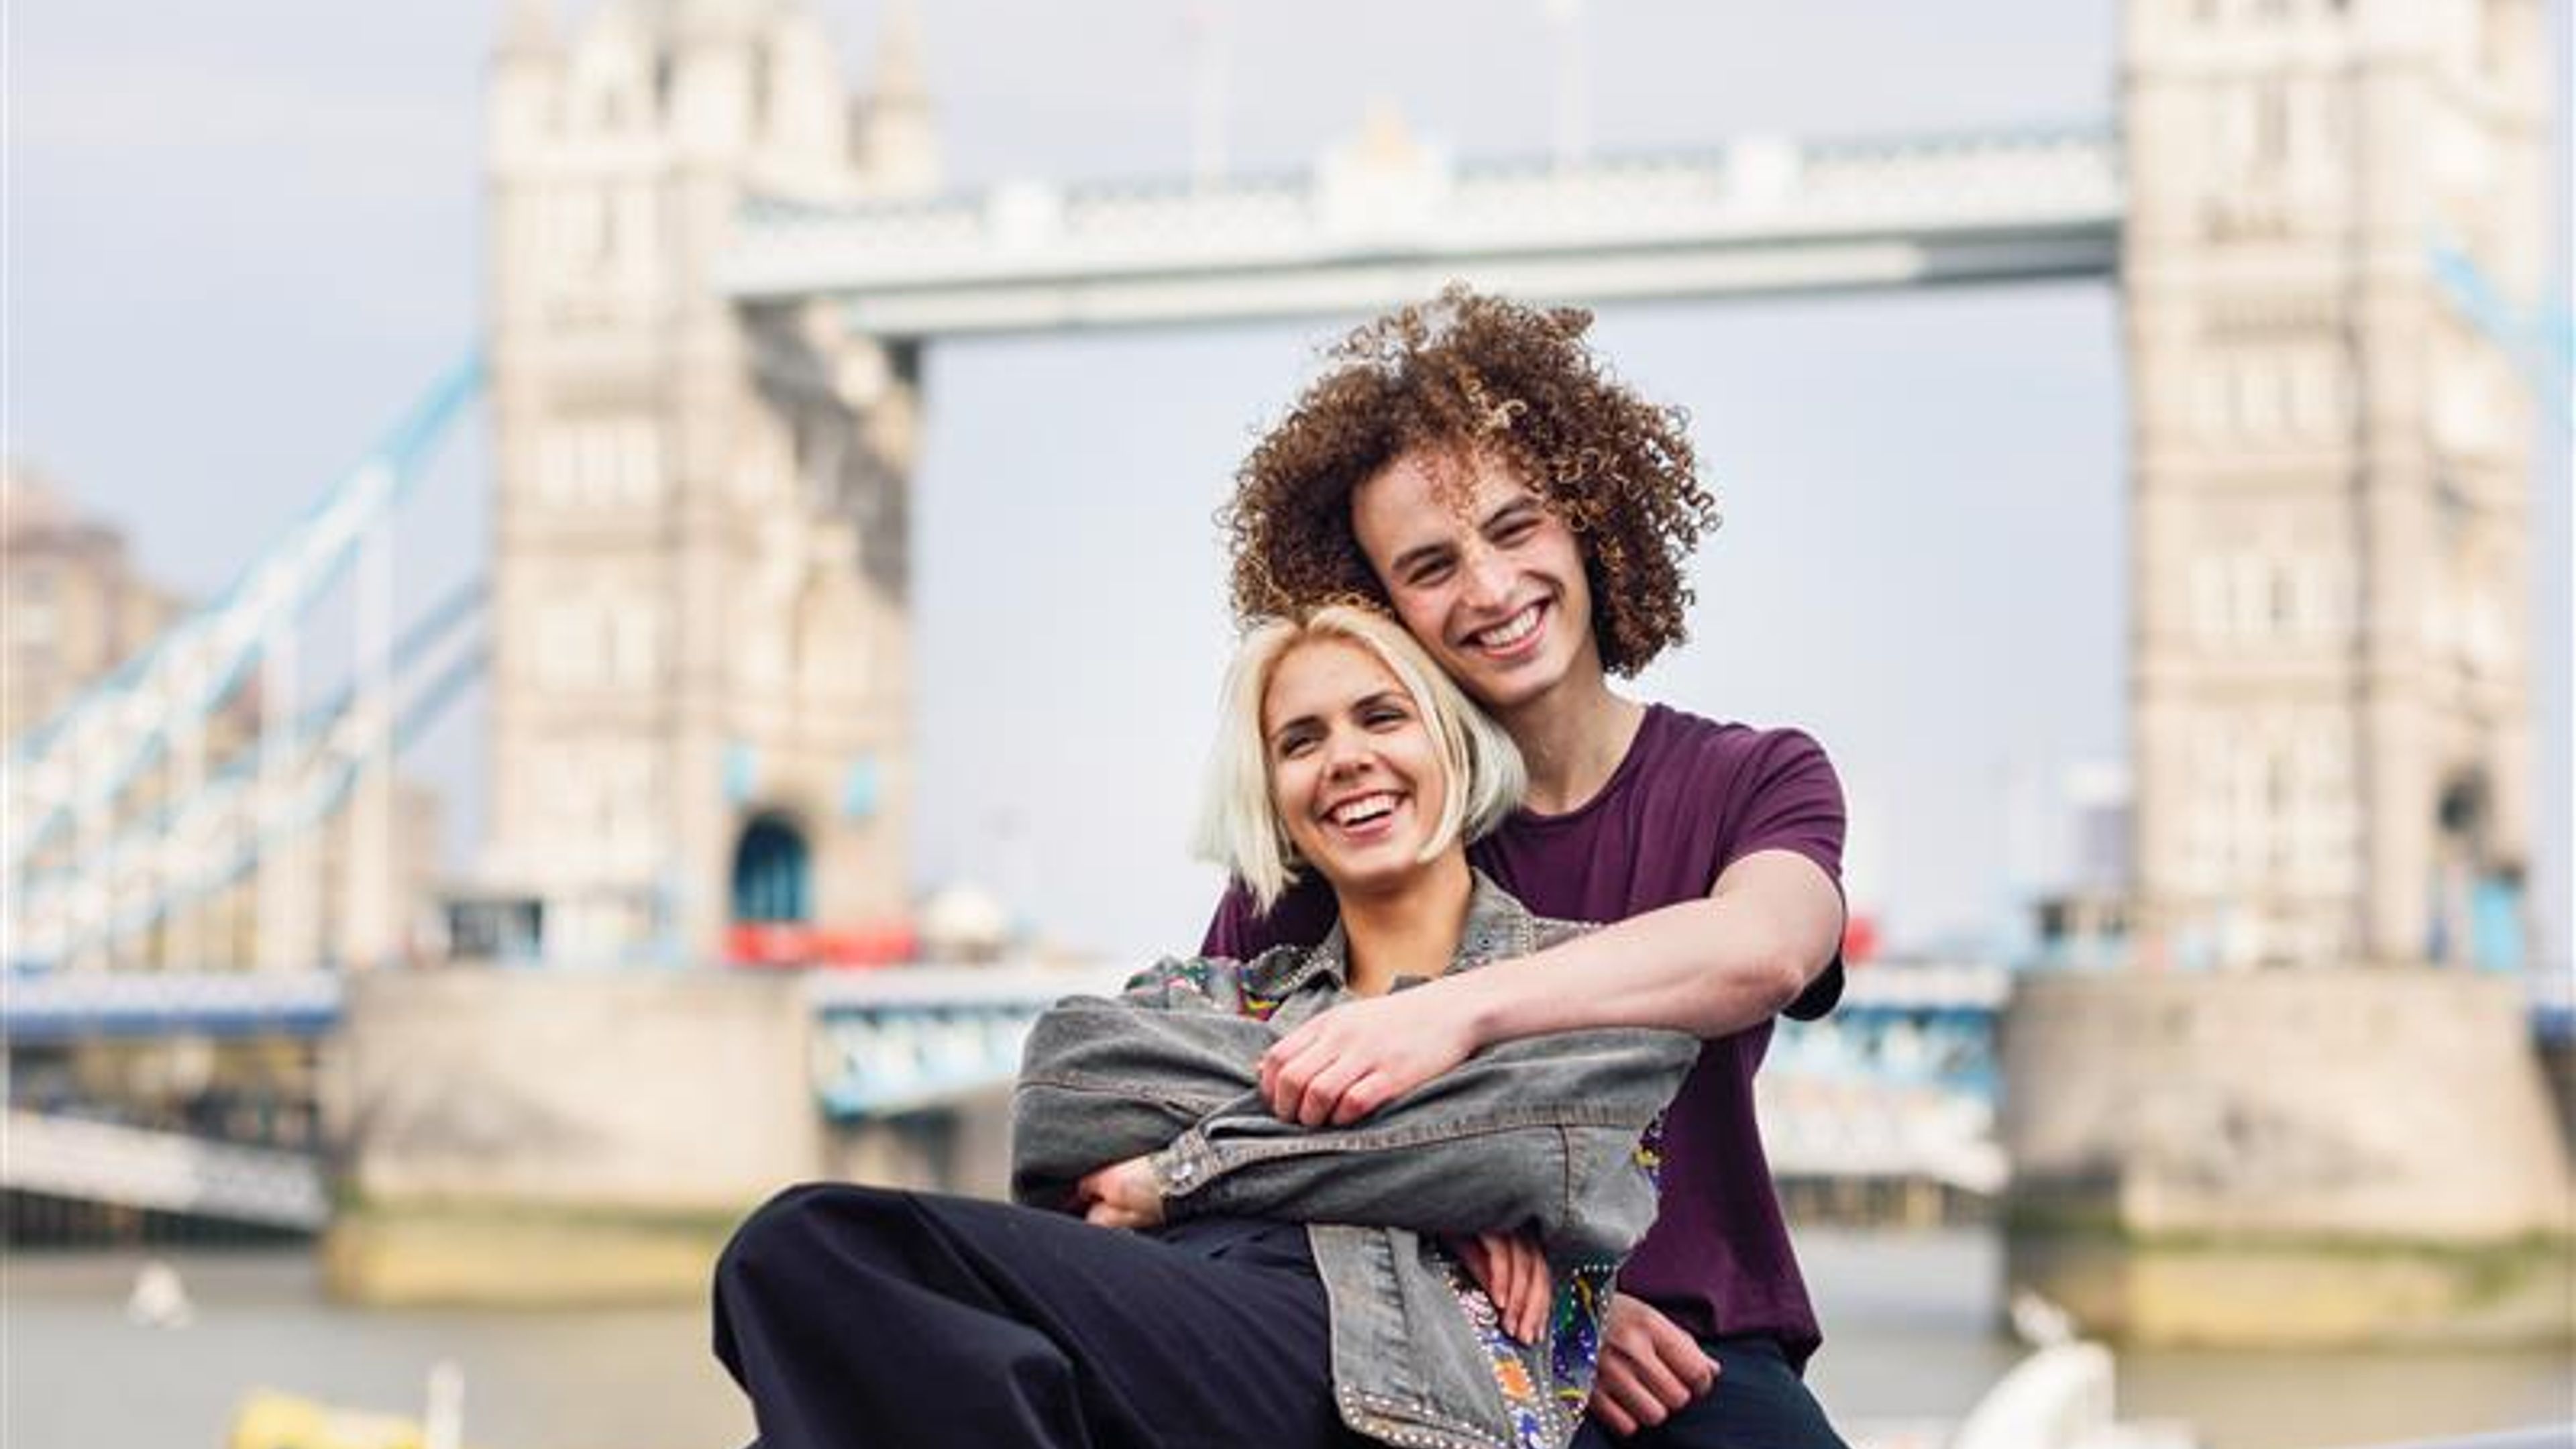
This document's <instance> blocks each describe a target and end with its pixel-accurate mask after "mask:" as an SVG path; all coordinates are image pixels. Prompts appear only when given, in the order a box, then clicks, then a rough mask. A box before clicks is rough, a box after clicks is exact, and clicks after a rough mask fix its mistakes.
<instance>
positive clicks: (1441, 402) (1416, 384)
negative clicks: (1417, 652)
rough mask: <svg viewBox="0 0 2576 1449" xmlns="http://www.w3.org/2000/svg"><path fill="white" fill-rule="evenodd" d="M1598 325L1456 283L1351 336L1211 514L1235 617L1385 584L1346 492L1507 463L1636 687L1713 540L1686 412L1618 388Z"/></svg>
mask: <svg viewBox="0 0 2576 1449" xmlns="http://www.w3.org/2000/svg"><path fill="white" fill-rule="evenodd" d="M1591 325H1592V314H1591V313H1590V312H1587V311H1584V310H1582V309H1580V308H1573V307H1564V308H1549V309H1541V308H1536V307H1529V306H1524V305H1522V304H1520V303H1517V302H1512V301H1509V300H1506V299H1504V298H1501V297H1495V296H1490V295H1486V294H1484V293H1479V292H1475V291H1471V290H1469V289H1468V288H1467V287H1465V286H1463V285H1461V284H1457V283H1452V284H1450V285H1449V286H1448V287H1447V288H1445V289H1444V290H1442V292H1441V293H1440V295H1439V296H1438V297H1436V298H1434V299H1433V300H1431V301H1429V302H1426V303H1415V304H1412V305H1409V306H1406V307H1403V308H1400V309H1398V310H1396V311H1394V312H1392V313H1389V314H1388V315H1386V316H1384V317H1380V318H1378V319H1377V320H1376V321H1374V322H1371V323H1369V324H1368V325H1366V326H1364V327H1361V328H1359V329H1358V330H1357V331H1355V332H1353V333H1351V334H1350V335H1349V336H1348V337H1346V338H1344V339H1343V340H1342V341H1341V342H1340V343H1339V344H1338V345H1337V346H1335V347H1333V348H1332V349H1331V350H1330V351H1329V352H1327V353H1326V354H1325V363H1326V367H1325V371H1324V374H1323V376H1322V377H1320V378H1319V379H1317V380H1316V381H1315V382H1314V383H1313V384H1312V385H1311V386H1309V387H1308V388H1307V389H1306V390H1305V392H1304V393H1303V394H1302V395H1301V396H1299V398H1298V399H1297V402H1296V405H1295V406H1294V407H1292V408H1291V409H1290V410H1289V412H1288V416H1287V417H1286V418H1284V419H1282V420H1281V422H1280V423H1279V425H1278V426H1277V427H1274V428H1272V429H1271V430H1270V432H1269V434H1268V435H1267V436H1265V437H1263V438H1262V440H1261V442H1260V443H1259V444H1258V445H1257V446H1255V447H1254V448H1253V450H1252V454H1251V456H1250V457H1248V458H1246V459H1245V460H1244V462H1243V466H1242V468H1241V469H1239V470H1238V471H1237V472H1236V474H1235V490H1234V497H1233V499H1232V500H1231V501H1230V502H1229V503H1227V504H1226V506H1225V507H1224V508H1223V509H1221V510H1219V512H1218V515H1217V519H1218V522H1219V524H1220V525H1221V526H1222V527H1223V528H1224V529H1225V531H1226V533H1227V535H1228V537H1229V539H1230V541H1231V544H1232V548H1233V553H1234V574H1233V603H1234V611H1235V614H1236V616H1237V617H1238V618H1240V619H1243V620H1245V621H1250V620H1253V619H1258V618H1262V617H1265V616H1269V615H1285V614H1293V613H1296V612H1299V611H1301V610H1304V609H1307V608H1311V607H1313V606H1315V605H1316V604H1319V603H1322V602H1324V601H1327V600H1330V599H1334V598H1346V597H1350V596H1352V595H1357V596H1359V597H1362V598H1365V599H1369V600H1372V601H1374V602H1375V603H1377V604H1378V605H1379V606H1380V607H1385V606H1386V605H1387V604H1388V599H1387V594H1386V589H1385V587H1384V586H1383V585H1382V584H1381V583H1380V582H1379V580H1378V578H1377V575H1376V572H1375V571H1374V570H1373V569H1371V568H1370V566H1369V562H1368V557H1367V555H1366V554H1364V553H1363V552H1362V551H1361V549H1360V545H1359V540H1358V539H1357V538H1356V537H1355V536H1354V535H1353V534H1352V531H1351V508H1350V499H1351V490H1352V489H1354V488H1356V487H1358V486H1359V485H1360V484H1361V483H1362V482H1364V481H1366V480H1367V479H1369V478H1372V477H1374V476H1376V475H1377V474H1378V473H1379V472H1380V471H1382V470H1384V469H1385V468H1386V467H1387V466H1388V465H1389V464H1391V463H1393V462H1394V461H1395V460H1396V459H1398V458H1399V457H1402V456H1403V455H1404V454H1406V453H1409V452H1412V451H1414V450H1416V449H1430V450H1433V451H1435V452H1443V453H1452V454H1460V455H1476V454H1484V455H1488V456H1494V457H1499V458H1500V459H1502V460H1503V461H1504V462H1506V463H1507V464H1509V465H1510V466H1511V467H1512V468H1513V469H1514V470H1515V471H1516V472H1517V473H1518V474H1519V475H1520V476H1521V478H1522V479H1523V480H1524V481H1525V482H1526V483H1527V484H1528V485H1529V486H1530V488H1531V489H1532V491H1534V492H1536V493H1537V494H1538V495H1539V496H1540V497H1541V498H1542V499H1543V500H1544V501H1545V502H1546V505H1547V506H1548V507H1549V508H1550V509H1551V510H1553V511H1554V512H1555V513H1556V514H1557V516H1558V517H1560V518H1562V519H1564V520H1565V522H1566V524H1567V525H1568V526H1569V527H1570V528H1572V529H1573V530H1574V533H1575V536H1576V537H1577V539H1578V540H1580V542H1581V544H1582V549H1583V560H1584V572H1585V575H1586V576H1587V578H1588V579H1589V581H1590V583H1591V588H1592V632H1593V637H1594V638H1595V639H1596V640H1597V641H1598V643H1599V645H1600V651H1601V663H1602V667H1603V668H1605V669H1606V670H1608V671H1609V672H1610V673H1612V674H1617V675H1632V674H1635V673H1636V672H1637V671H1638V670H1639V669H1642V668H1644V667H1645V666H1646V664H1647V663H1649V662H1650V661H1652V660H1653V659H1654V658H1655V656H1656V655H1658V654H1661V653H1662V652H1663V651H1664V650H1666V649H1668V648H1670V647H1672V646H1673V645H1675V644H1678V643H1680V642H1682V640H1683V639H1684V638H1685V637H1687V631H1686V629H1685V626H1684V622H1683V616H1684V614H1685V613H1686V612H1687V610H1688V609H1689V607H1690V603H1691V598H1692V594H1691V587H1690V584H1689V581H1688V580H1687V579H1686V578H1685V577H1684V575H1683V570H1682V565H1683V563H1684V561H1685V560H1686V559H1688V558H1689V556H1690V552H1691V550H1692V549H1693V548H1694V547H1696V546H1697V545H1698V543H1699V538H1700V535H1701V534H1703V533H1705V532H1707V531H1709V530H1711V529H1713V528H1715V527H1716V526H1717V522H1718V515H1717V504H1716V501H1715V500H1714V499H1713V498H1711V497H1710V495H1709V493H1708V491H1707V490H1706V489H1705V488H1703V487H1702V486H1701V485H1700V481H1699V474H1698V467H1697V463H1696V461H1695V459H1694V458H1693V455H1692V452H1691V445H1690V440H1689V438H1688V437H1687V436H1686V435H1685V431H1684V430H1685V427H1686V425H1687V423H1688V417H1687V415H1686V414H1684V413H1683V411H1682V410H1681V409H1680V408H1676V407H1658V406H1656V405H1654V404H1652V403H1649V402H1647V401H1645V400H1644V399H1643V398H1640V397H1638V396H1637V395H1636V394H1635V393H1633V392H1631V391H1629V390H1628V388H1627V387H1626V386H1625V385H1623V384H1621V383H1620V382H1619V381H1618V380H1617V379H1616V378H1614V377H1613V376H1611V374H1610V371H1609V368H1608V367H1607V366H1606V365H1605V364H1604V363H1603V362H1602V360H1601V359H1600V358H1599V357H1597V356H1595V355H1594V354H1593V352H1592V350H1591V348H1590V347H1588V346H1586V345H1585V343H1584V333H1585V332H1586V331H1587V330H1589V329H1590V327H1591Z"/></svg>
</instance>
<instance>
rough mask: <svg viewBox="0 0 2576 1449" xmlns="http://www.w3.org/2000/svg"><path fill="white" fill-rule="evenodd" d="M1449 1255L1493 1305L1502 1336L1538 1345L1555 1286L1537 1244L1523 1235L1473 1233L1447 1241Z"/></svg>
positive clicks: (1553, 1301) (1554, 1297)
mask: <svg viewBox="0 0 2576 1449" xmlns="http://www.w3.org/2000/svg"><path fill="white" fill-rule="evenodd" d="M1449 1250H1450V1251H1451V1252H1452V1253H1455V1254H1456V1255H1457V1257H1458V1261H1459V1262H1461V1263H1464V1264H1465V1265H1466V1267H1467V1272H1468V1274H1469V1276H1471V1277H1473V1278H1474V1279H1475V1280H1476V1286H1477V1287H1479V1288H1482V1289H1484V1290H1485V1296H1486V1297H1487V1298H1490V1299H1492V1300H1493V1301H1494V1316H1495V1318H1496V1319H1497V1320H1498V1321H1500V1322H1501V1324H1502V1326H1503V1331H1504V1332H1505V1333H1508V1334H1510V1335H1511V1336H1512V1337H1514V1338H1517V1339H1519V1340H1520V1341H1521V1342H1523V1343H1536V1342H1538V1339H1539V1335H1540V1334H1542V1333H1545V1332H1546V1331H1547V1320H1548V1317H1549V1315H1550V1313H1551V1312H1552V1311H1553V1310H1554V1308H1555V1306H1556V1287H1555V1284H1554V1283H1552V1282H1551V1281H1550V1280H1549V1277H1548V1271H1547V1255H1546V1254H1545V1253H1542V1252H1540V1251H1539V1247H1538V1240H1537V1239H1536V1238H1533V1237H1531V1236H1530V1235H1529V1234H1527V1233H1478V1234H1477V1235H1476V1236H1474V1237H1472V1238H1459V1239H1456V1240H1454V1241H1452V1242H1451V1243H1450V1244H1449Z"/></svg>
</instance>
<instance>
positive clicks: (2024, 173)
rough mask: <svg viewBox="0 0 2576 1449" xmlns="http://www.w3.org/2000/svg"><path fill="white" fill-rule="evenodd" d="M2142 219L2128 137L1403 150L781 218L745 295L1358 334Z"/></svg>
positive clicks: (1910, 260) (2069, 132)
mask: <svg viewBox="0 0 2576 1449" xmlns="http://www.w3.org/2000/svg"><path fill="white" fill-rule="evenodd" d="M2125 204H2126V198H2125V192H2124V189H2123V186H2122V181H2121V170H2120V146H2119V139H2118V137H2117V136H2116V135H2115V134H2114V133H2113V132H2112V131H2111V129H2110V128H2109V127H2107V126H2099V127H2067V128H2059V129H2051V130H2026V131H2019V132H2000V133H1989V134H1980V135H1963V136H1953V137H1930V138H1923V137H1916V138H1907V139H1900V140H1883V141H1804V142H1802V141H1792V140H1782V139H1749V140H1743V141H1738V142H1736V143H1734V144H1732V145H1728V146H1724V147H1719V148H1713V149H1704V150H1698V151H1674V152H1664V153H1649V154H1639V155H1628V156H1604V157H1600V158H1597V159H1586V160H1582V161H1561V160H1551V159H1534V160H1518V161H1514V160H1502V161H1476V162H1468V163H1463V164H1462V163H1453V162H1451V161H1450V160H1449V159H1448V158H1446V157H1445V156H1443V155H1442V154H1440V153H1439V152H1438V151H1437V150H1435V149H1433V148H1430V147H1427V146H1423V145H1419V144H1417V143H1414V142H1412V141H1410V140H1408V139H1406V138H1403V137H1400V136H1394V135H1385V134H1381V135H1378V136H1375V137H1369V138H1363V140H1361V141H1360V142H1358V143H1355V144H1354V145H1352V146H1350V147H1347V148H1345V149H1344V150H1342V151H1340V152H1338V153H1336V154H1334V155H1332V156H1330V157H1328V158H1327V159H1326V160H1325V161H1324V162H1323V163H1322V164H1321V165H1319V166H1317V167H1316V168H1314V169H1313V170H1311V171H1308V172H1304V173H1293V174H1287V175H1278V176H1265V177H1227V178H1222V179H1218V180H1212V181H1207V182H1189V181H1176V182H1165V183H1137V184H1127V185H1119V184H1094V185H1084V186H1076V187H1054V186H1046V185H1041V184H1036V183H1006V184H1003V185H1000V186H996V187H993V188H991V189H990V190H988V191H985V192H981V193H975V194H965V195H955V196H947V197H940V198H934V199H930V200H923V201H904V202H869V203H853V204H848V205H818V204H813V203H805V202H790V201H777V200H769V201H755V202H753V203H752V204H751V205H750V206H749V207H748V208H747V209H746V210H745V212H744V215H743V217H742V227H741V233H740V236H739V239H738V240H737V242H736V243H735V247H734V250H733V251H732V253H731V254H730V255H728V256H727V257H726V258H725V260H724V263H723V265H722V267H721V269H720V272H719V284H720V285H721V286H722V287H723V288H724V289H725V291H726V292H727V293H728V294H729V295H731V296H732V297H733V298H735V299H736V300H737V301H741V302H747V303H767V302H781V303H784V302H802V301H806V300H809V299H813V298H817V297H821V298H829V299H833V300H836V301H838V302H839V303H840V304H841V305H842V307H843V308H844V310H845V315H846V321H847V323H848V325H849V326H850V327H851V328H852V329H853V330H855V331H858V332H861V333H865V334H867V335H870V336H876V337H926V336H934V335H942V334H958V333H979V332H1028V331H1041V330H1044V331H1060V330H1066V329H1072V328H1082V327H1114V326H1153V325H1169V324H1176V323H1183V322H1188V323H1209V322H1227V321H1241V320H1247V319H1260V318H1270V317H1289V316H1311V315H1317V314H1331V313H1346V314H1354V315H1355V314H1359V313H1364V312H1370V311H1377V310H1381V309H1383V308H1385V307H1388V306H1391V305H1394V304H1397V303H1400V302H1405V301H1411V300H1416V299H1418V298H1420V297H1422V296H1424V295H1427V294H1428V293H1429V291H1430V290H1431V289H1433V288H1435V287H1437V286H1438V285H1439V284H1440V283H1441V282H1442V281H1444V280H1446V279H1448V278H1449V277H1451V276H1458V275H1465V276H1471V277H1473V278H1475V279H1476V280H1477V281H1479V282H1480V283H1482V284H1483V285H1486V286H1491V287H1498V288H1502V289H1504V290H1507V291H1512V292H1517V293H1525V294H1528V295H1534V296H1546V297H1562V298H1572V299H1583V300H1595V301H1604V300H1617V299H1623V298H1639V297H1697V296H1727V295H1756V294H1763V293H1777V292H1815V291H1852V290H1874V289H1881V288H1890V287H1915V286H1926V285H1939V284H1944V283H1965V282H2000V281H2019V280H2034V279H2048V278H2060V277H2107V276H2110V275H2111V274H2112V273H2114V272H2115V271H2116V270H2117V268H2118V264H2119V255H2120V228H2121V219H2122V216H2123V214H2124V211H2125Z"/></svg>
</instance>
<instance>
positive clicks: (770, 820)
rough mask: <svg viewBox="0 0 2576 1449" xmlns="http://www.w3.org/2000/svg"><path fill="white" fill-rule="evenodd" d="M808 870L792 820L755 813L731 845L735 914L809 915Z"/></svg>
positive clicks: (765, 917) (759, 917)
mask: <svg viewBox="0 0 2576 1449" xmlns="http://www.w3.org/2000/svg"><path fill="white" fill-rule="evenodd" d="M807 873H808V864H807V858H806V849H805V837H804V836H803V835H802V834H800V833H799V832H798V831H797V829H796V827H795V825H794V824H792V823H791V822H789V821H787V820H786V819H784V818H782V817H780V816H777V815H758V816H754V817H753V818H752V821H751V823H750V824H749V825H747V826H745V827H744V828H743V832H742V843H741V844H740V845H738V846H736V847H735V848H734V855H733V915H734V919H735V920H737V921H802V920H806V919H809V918H810V915H811V911H810V908H809V905H808V901H807V893H806V876H807Z"/></svg>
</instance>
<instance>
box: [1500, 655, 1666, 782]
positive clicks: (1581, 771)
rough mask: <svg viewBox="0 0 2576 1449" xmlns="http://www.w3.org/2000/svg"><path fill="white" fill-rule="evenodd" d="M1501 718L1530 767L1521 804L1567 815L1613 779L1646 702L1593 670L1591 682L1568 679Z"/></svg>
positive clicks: (1632, 740) (1644, 711)
mask: <svg viewBox="0 0 2576 1449" xmlns="http://www.w3.org/2000/svg"><path fill="white" fill-rule="evenodd" d="M1501 720H1502V725H1503V728H1504V729H1506V730H1509V731H1511V736H1512V743H1514V744H1516V745H1518V746H1520V748H1521V762H1522V763H1523V764H1525V765H1527V766H1528V767H1529V786H1528V788H1527V790H1525V791H1524V792H1523V793H1522V795H1521V804H1522V805H1523V806H1525V807H1526V808H1528V809H1529V810H1530V811H1532V812H1533V813H1535V814H1539V815H1563V814H1565V813H1566V812H1567V811H1570V810H1575V809H1579V808H1580V807H1582V806H1583V805H1584V804H1585V803H1586V802H1588V801H1589V800H1591V798H1592V797H1593V796H1595V795H1598V794H1600V793H1601V787H1602V786H1604V785H1607V784H1609V783H1610V777H1611V776H1612V775H1613V774H1616V773H1617V772H1618V769H1619V762H1620V761H1621V760H1624V759H1626V758H1627V757H1628V747H1629V746H1630V745H1631V744H1633V743H1635V741H1636V738H1637V727H1638V726H1639V725H1641V724H1644V723H1645V720H1646V707H1645V706H1644V705H1642V704H1639V703H1637V702H1636V701H1635V700H1633V699H1624V698H1621V697H1620V696H1619V695H1616V694H1613V693H1611V692H1610V682H1609V681H1608V680H1607V679H1605V678H1603V677H1602V676H1601V675H1600V674H1598V673H1595V674H1593V675H1592V676H1591V678H1590V679H1589V680H1587V681H1577V680H1574V679H1568V680H1566V681H1565V682H1563V683H1561V684H1559V685H1558V686H1557V687H1556V688H1554V689H1551V690H1549V691H1548V692H1546V693H1545V694H1542V695H1540V696H1538V697H1537V698H1536V699H1533V700H1530V701H1528V702H1527V703H1525V704H1522V705H1520V706H1518V707H1516V708H1514V709H1512V710H1510V711H1509V712H1507V713H1504V714H1503V715H1502V716H1501Z"/></svg>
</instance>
